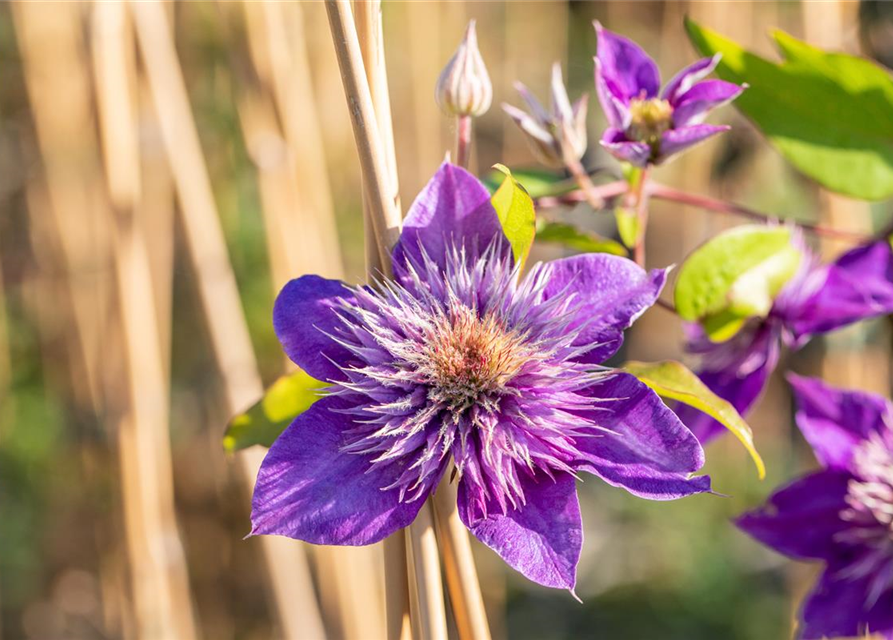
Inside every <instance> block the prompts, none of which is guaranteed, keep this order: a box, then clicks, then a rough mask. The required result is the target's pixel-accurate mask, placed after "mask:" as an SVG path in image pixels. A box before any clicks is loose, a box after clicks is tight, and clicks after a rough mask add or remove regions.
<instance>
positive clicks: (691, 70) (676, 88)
mask: <svg viewBox="0 0 893 640" xmlns="http://www.w3.org/2000/svg"><path fill="white" fill-rule="evenodd" d="M721 57H722V54H720V53H717V54H716V55H715V56H713V57H712V58H701V59H700V60H698V61H697V62H694V63H692V64H690V65H688V66H687V67H685V68H684V69H683V70H682V71H680V72H679V73H677V74H676V75H675V76H673V78H672V80H670V81H669V82H668V83H667V86H666V87H664V90H663V91H662V92H661V97H662V98H663V99H664V100H667V101H669V103H670V104H674V103H675V99H676V96H677V95H680V94H682V93H685V92H686V91H688V90H689V89H691V88H692V87H693V86H694V84H695V83H696V82H698V81H699V80H703V79H704V78H706V77H707V76H709V75H710V74H711V73H713V70H714V69H715V68H716V65H718V64H719V60H720V58H721Z"/></svg>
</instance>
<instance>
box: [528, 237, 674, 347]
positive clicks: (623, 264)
mask: <svg viewBox="0 0 893 640" xmlns="http://www.w3.org/2000/svg"><path fill="white" fill-rule="evenodd" d="M546 269H547V270H548V271H547V277H548V279H549V282H548V284H547V285H546V287H545V289H544V290H543V298H544V300H548V299H550V298H552V297H553V296H557V295H562V296H571V295H572V296H574V298H573V300H572V301H571V303H570V304H571V305H572V306H576V307H577V312H576V315H577V317H576V319H575V320H574V321H573V322H572V323H571V325H570V326H569V327H568V330H572V329H577V328H579V327H581V326H582V327H583V329H582V331H581V333H580V335H579V336H578V337H577V338H576V339H575V340H574V345H575V346H582V345H591V346H592V349H590V350H589V351H588V352H587V353H585V354H584V355H582V356H580V358H579V359H580V360H581V361H582V362H592V363H596V364H600V363H602V362H604V361H605V360H607V359H608V358H609V357H611V356H612V355H614V353H616V352H617V349H619V348H620V345H621V344H622V343H623V330H624V329H626V328H628V327H629V326H630V325H631V324H632V323H633V322H634V321H635V320H636V319H637V318H638V317H639V316H640V315H642V314H643V313H645V311H646V310H647V309H648V307H650V306H651V305H652V304H654V301H655V300H657V296H658V295H659V294H660V291H661V289H662V288H663V286H664V282H666V279H667V272H666V271H665V270H663V269H654V270H652V271H650V272H646V271H645V270H644V269H642V268H641V267H640V266H638V265H637V264H636V263H635V262H633V261H632V260H627V259H626V258H620V257H618V256H612V255H608V254H605V253H587V254H582V255H578V256H573V257H570V258H562V259H560V260H553V261H552V262H550V263H548V264H547V265H546Z"/></svg>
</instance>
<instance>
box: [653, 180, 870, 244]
mask: <svg viewBox="0 0 893 640" xmlns="http://www.w3.org/2000/svg"><path fill="white" fill-rule="evenodd" d="M647 190H648V195H650V196H652V197H654V198H658V199H660V200H668V201H670V202H678V203H680V204H687V205H691V206H693V207H699V208H701V209H706V210H708V211H715V212H717V213H728V214H732V215H739V216H743V217H745V218H750V219H751V220H759V221H761V222H770V221H778V220H779V219H778V218H776V217H775V216H771V215H769V214H766V213H762V212H760V211H754V210H753V209H749V208H747V207H744V206H742V205H739V204H735V203H732V202H725V201H724V200H717V199H715V198H711V197H709V196H702V195H698V194H694V193H686V192H684V191H679V190H678V189H674V188H672V187H668V186H666V185H663V184H659V183H656V182H653V183H651V184H650V185H649V186H648V189H647ZM796 224H797V226H798V227H802V228H803V229H806V230H808V231H811V232H812V233H814V234H816V235H818V236H827V237H829V238H838V239H841V240H851V241H853V242H867V241H869V240H870V238H869V237H868V236H866V235H864V234H861V233H857V232H853V231H844V230H842V229H833V228H831V227H824V226H821V225H817V224H810V223H808V222H797V223H796Z"/></svg>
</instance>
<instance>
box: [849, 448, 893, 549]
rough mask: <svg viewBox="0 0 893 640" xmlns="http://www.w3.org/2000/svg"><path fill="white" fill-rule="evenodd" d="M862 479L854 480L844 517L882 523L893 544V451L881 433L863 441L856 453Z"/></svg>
mask: <svg viewBox="0 0 893 640" xmlns="http://www.w3.org/2000/svg"><path fill="white" fill-rule="evenodd" d="M853 468H854V469H855V470H856V476H857V477H858V479H853V480H851V481H850V483H849V485H848V487H847V497H846V501H847V504H848V505H849V508H848V509H847V510H846V511H844V512H843V513H842V514H841V516H842V517H843V518H844V519H845V520H850V521H852V522H854V523H858V524H867V525H875V526H876V527H877V525H880V527H879V529H877V531H878V533H885V534H886V538H887V539H888V540H889V542H890V543H893V451H891V449H890V447H889V446H888V443H887V442H885V441H884V438H883V437H882V436H881V435H880V434H877V433H874V434H872V435H871V437H870V438H869V439H868V440H866V441H865V442H863V443H862V444H861V445H860V446H859V447H858V448H857V449H856V451H855V452H854V454H853Z"/></svg>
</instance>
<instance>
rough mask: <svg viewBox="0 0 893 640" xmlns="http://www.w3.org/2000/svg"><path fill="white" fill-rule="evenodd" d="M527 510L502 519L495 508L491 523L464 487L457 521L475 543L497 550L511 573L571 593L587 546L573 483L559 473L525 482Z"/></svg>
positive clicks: (570, 479) (520, 510)
mask: <svg viewBox="0 0 893 640" xmlns="http://www.w3.org/2000/svg"><path fill="white" fill-rule="evenodd" d="M521 487H522V489H523V490H524V497H525V500H526V504H524V505H523V506H522V507H520V508H518V509H514V510H510V511H509V512H508V513H506V514H505V515H502V514H501V512H500V510H499V508H498V506H497V505H496V504H495V503H494V504H493V505H492V508H491V509H490V510H489V511H488V515H487V517H484V516H483V514H482V513H481V512H480V511H479V509H478V507H476V505H477V504H478V503H477V501H476V500H474V499H471V498H470V497H469V496H468V491H469V490H470V489H469V485H468V483H466V482H464V481H460V485H459V516H460V517H461V519H462V522H463V523H465V526H466V527H468V529H469V531H471V532H472V533H473V534H474V535H475V537H476V538H477V539H478V540H480V541H481V542H483V543H484V544H485V545H487V546H488V547H490V548H491V549H493V550H494V551H495V552H496V553H498V554H499V556H500V557H501V558H502V559H503V560H505V561H506V563H508V565H509V566H510V567H512V568H513V569H515V570H516V571H519V572H520V573H521V574H522V575H524V576H525V577H527V578H529V579H530V580H533V581H534V582H536V583H538V584H541V585H543V586H546V587H554V588H556V589H573V588H574V585H575V584H576V582H577V562H579V560H580V549H581V548H582V546H583V523H582V522H581V520H580V504H579V502H578V501H577V488H576V486H575V484H574V478H573V477H572V476H571V475H569V474H567V473H560V474H557V475H556V476H555V478H554V479H552V478H549V477H547V476H546V475H545V474H542V473H540V474H538V475H537V476H536V477H535V478H530V477H528V476H523V477H522V478H521Z"/></svg>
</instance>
